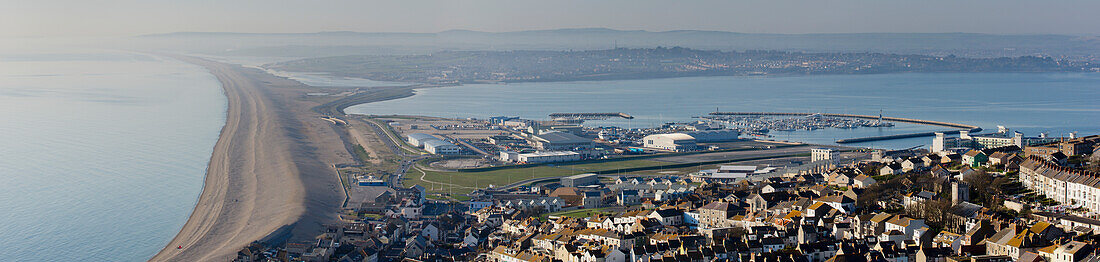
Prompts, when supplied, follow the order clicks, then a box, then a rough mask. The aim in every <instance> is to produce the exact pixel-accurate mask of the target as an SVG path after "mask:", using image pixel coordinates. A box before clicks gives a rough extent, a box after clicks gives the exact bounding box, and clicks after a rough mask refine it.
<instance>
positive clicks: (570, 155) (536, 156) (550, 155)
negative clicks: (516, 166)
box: [516, 151, 581, 164]
mask: <svg viewBox="0 0 1100 262" xmlns="http://www.w3.org/2000/svg"><path fill="white" fill-rule="evenodd" d="M577 160H581V154H579V153H577V152H572V151H545V152H535V153H525V154H518V155H516V161H518V162H521V163H528V164H533V163H554V162H568V161H577Z"/></svg>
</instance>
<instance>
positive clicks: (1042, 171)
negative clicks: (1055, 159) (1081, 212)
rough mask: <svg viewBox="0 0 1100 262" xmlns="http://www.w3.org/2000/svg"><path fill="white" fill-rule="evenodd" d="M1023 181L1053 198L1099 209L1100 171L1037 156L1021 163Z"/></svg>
mask: <svg viewBox="0 0 1100 262" xmlns="http://www.w3.org/2000/svg"><path fill="white" fill-rule="evenodd" d="M1020 182H1021V183H1023V184H1024V186H1026V187H1027V188H1029V189H1031V190H1034V191H1035V192H1038V193H1040V194H1042V195H1044V196H1046V197H1048V198H1050V199H1053V200H1054V201H1058V202H1059V203H1062V204H1068V205H1072V206H1080V207H1084V208H1088V209H1089V210H1093V211H1096V210H1100V174H1098V173H1095V172H1089V171H1086V170H1078V169H1072V168H1068V167H1063V166H1059V165H1056V164H1054V163H1052V162H1050V161H1047V160H1045V159H1043V158H1040V157H1037V156H1029V157H1027V159H1025V160H1024V162H1023V163H1021V164H1020Z"/></svg>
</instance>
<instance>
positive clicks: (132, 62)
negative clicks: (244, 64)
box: [0, 50, 226, 261]
mask: <svg viewBox="0 0 1100 262" xmlns="http://www.w3.org/2000/svg"><path fill="white" fill-rule="evenodd" d="M225 107H226V101H225V97H224V96H223V94H222V91H221V88H220V86H219V83H218V82H217V80H216V79H215V78H214V77H213V76H211V75H210V74H208V73H207V72H206V71H205V70H204V69H202V68H200V67H197V66H194V65H190V64H184V63H182V62H178V61H174V60H167V59H162V58H158V57H153V56H147V55H141V54H130V53H121V52H110V51H89V50H81V51H66V52H38V53H27V52H11V51H8V52H4V51H0V257H3V258H2V259H0V260H10V261H142V260H147V259H148V258H150V257H152V256H153V255H154V254H156V252H157V251H159V250H160V249H161V248H162V247H164V246H165V245H166V244H167V243H168V241H169V240H171V238H172V237H174V236H175V234H176V233H177V232H178V231H179V229H180V227H182V225H183V223H184V222H185V221H186V220H187V217H188V216H189V215H190V213H191V210H192V209H193V208H194V205H195V202H196V200H197V197H198V195H199V193H200V192H201V190H202V183H203V177H204V175H205V172H206V166H207V163H208V161H209V159H210V154H211V151H212V150H213V146H214V143H215V142H216V141H217V138H218V133H219V132H220V129H221V127H222V125H224V123H225Z"/></svg>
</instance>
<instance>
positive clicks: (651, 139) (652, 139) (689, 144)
mask: <svg viewBox="0 0 1100 262" xmlns="http://www.w3.org/2000/svg"><path fill="white" fill-rule="evenodd" d="M642 143H643V144H642V146H644V147H648V148H657V149H664V150H668V151H692V150H695V149H696V148H698V146H696V145H695V138H694V137H692V136H689V135H687V134H684V133H671V134H656V135H648V136H645V137H644V138H642Z"/></svg>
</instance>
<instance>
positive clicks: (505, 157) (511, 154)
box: [500, 150, 519, 162]
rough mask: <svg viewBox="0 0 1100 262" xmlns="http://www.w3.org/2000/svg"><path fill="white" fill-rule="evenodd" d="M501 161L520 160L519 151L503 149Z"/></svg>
mask: <svg viewBox="0 0 1100 262" xmlns="http://www.w3.org/2000/svg"><path fill="white" fill-rule="evenodd" d="M500 161H504V162H516V161H519V153H518V152H516V151H508V150H501V151H500Z"/></svg>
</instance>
